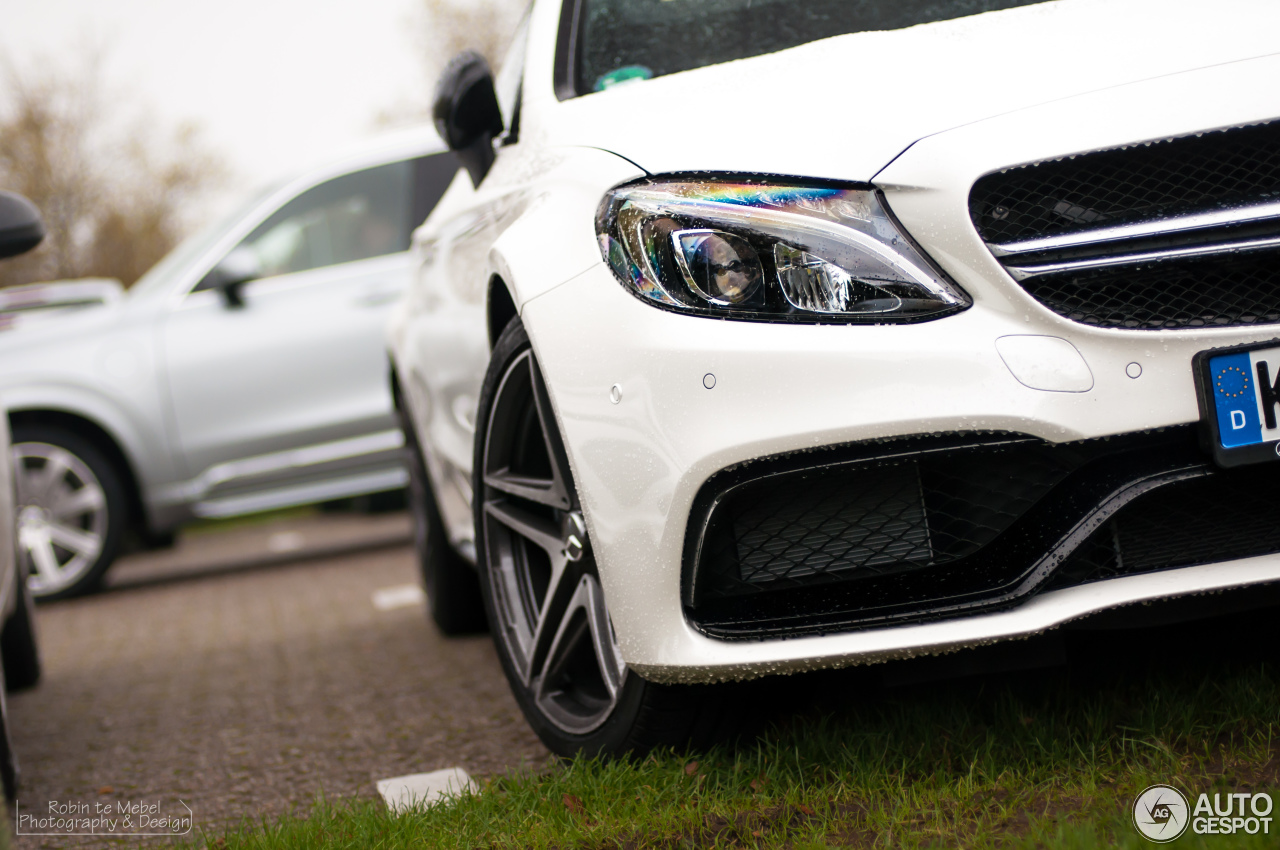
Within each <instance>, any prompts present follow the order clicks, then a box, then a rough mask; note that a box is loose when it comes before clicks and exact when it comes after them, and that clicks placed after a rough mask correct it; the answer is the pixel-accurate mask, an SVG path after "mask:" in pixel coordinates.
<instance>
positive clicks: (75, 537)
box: [13, 423, 129, 599]
mask: <svg viewBox="0 0 1280 850" xmlns="http://www.w3.org/2000/svg"><path fill="white" fill-rule="evenodd" d="M13 459H14V463H13V475H14V480H15V482H16V483H17V491H18V501H17V504H18V523H17V526H18V561H19V564H20V565H21V567H20V568H21V569H25V570H26V571H27V572H28V573H29V574H30V587H31V593H32V595H33V596H35V598H36V599H63V598H67V597H71V596H79V595H81V594H84V593H89V592H91V591H94V590H97V589H98V588H99V587H100V586H101V584H102V578H103V576H104V575H105V574H106V571H107V568H108V567H110V566H111V563H112V561H114V560H115V558H116V555H117V554H118V553H119V551H120V541H121V538H122V537H123V532H124V529H125V528H126V527H127V525H128V522H129V500H128V499H127V498H126V495H125V488H124V484H123V483H122V481H121V478H120V474H119V472H117V470H116V468H115V466H114V465H112V463H111V462H110V461H108V460H107V458H106V457H105V456H104V455H103V453H102V452H101V451H99V450H98V448H97V447H96V446H94V445H93V443H91V442H90V441H88V440H86V439H85V438H84V437H81V436H80V435H79V434H76V433H74V432H72V431H67V430H64V429H61V428H54V427H41V426H38V425H31V424H28V423H19V424H17V425H15V426H14V429H13ZM50 469H53V470H56V472H55V474H54V478H53V479H50V472H49V470H50Z"/></svg>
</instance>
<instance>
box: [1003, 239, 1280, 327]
mask: <svg viewBox="0 0 1280 850" xmlns="http://www.w3.org/2000/svg"><path fill="white" fill-rule="evenodd" d="M1022 286H1023V288H1024V289H1026V290H1027V292H1029V293H1031V295H1032V296H1033V297H1035V299H1036V300H1038V301H1039V302H1040V303H1042V304H1044V305H1045V306H1046V307H1048V308H1049V309H1050V310H1053V311H1054V312H1055V313H1057V314H1058V315H1060V316H1065V317H1066V318H1068V319H1071V320H1072V321H1075V322H1081V323H1083V324H1086V325H1094V326H1095V327H1100V328H1132V329H1136V330H1161V329H1170V328H1206V327H1209V328H1212V327H1231V326H1242V325H1258V324H1271V323H1275V322H1280V257H1277V256H1275V255H1265V256H1256V257H1242V258H1238V259H1235V260H1232V261H1229V262H1224V261H1223V260H1221V259H1217V258H1215V259H1211V260H1199V261H1189V262H1182V263H1176V264H1175V263H1162V264H1156V265H1153V266H1151V267H1150V268H1138V269H1132V268H1128V269H1109V270H1105V271H1098V272H1083V273H1079V274H1058V275H1046V276H1044V277H1037V278H1032V279H1031V280H1028V281H1025V282H1024V283H1023V284H1022Z"/></svg>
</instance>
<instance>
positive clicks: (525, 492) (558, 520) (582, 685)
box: [473, 319, 733, 757]
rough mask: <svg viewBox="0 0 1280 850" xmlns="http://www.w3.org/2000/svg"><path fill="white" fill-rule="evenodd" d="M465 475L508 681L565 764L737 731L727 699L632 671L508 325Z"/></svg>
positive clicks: (564, 465) (533, 363)
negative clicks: (732, 727)
mask: <svg viewBox="0 0 1280 850" xmlns="http://www.w3.org/2000/svg"><path fill="white" fill-rule="evenodd" d="M478 419H479V421H478V422H477V423H476V425H477V428H476V455H475V462H474V466H473V492H474V493H475V498H474V500H473V506H474V509H475V524H476V536H477V539H476V554H477V563H478V564H479V567H480V583H481V587H482V589H483V591H484V601H485V606H486V608H487V609H488V612H489V623H490V631H491V632H492V633H493V639H494V643H495V645H496V646H497V650H498V656H499V658H500V659H501V661H502V668H503V671H504V672H505V673H506V676H507V679H508V681H509V682H510V684H511V688H512V691H513V692H514V693H515V697H516V702H517V703H518V704H519V705H520V709H521V710H522V711H523V712H524V716H525V718H526V719H527V720H528V722H529V725H530V726H532V727H533V730H534V731H535V732H536V733H537V735H538V737H539V738H541V739H542V741H543V743H544V744H546V746H547V748H548V749H550V750H551V751H552V752H554V753H557V754H559V755H561V756H566V757H569V756H574V755H579V754H582V755H587V756H622V755H627V754H643V753H645V752H647V751H649V750H651V749H653V748H655V747H675V748H684V747H686V746H689V745H692V746H695V747H702V746H706V745H707V744H709V743H711V742H712V741H713V740H714V739H715V738H716V737H719V736H721V735H723V734H724V732H726V731H731V730H730V729H728V728H727V727H726V723H728V722H731V721H732V720H733V718H732V717H731V716H730V714H731V712H728V711H726V709H727V706H726V705H725V703H726V700H725V696H726V694H727V690H726V689H725V688H723V687H715V686H688V685H686V686H671V685H659V684H656V683H652V682H647V681H645V680H644V679H641V678H640V676H638V675H637V674H635V673H634V672H631V671H629V670H628V669H627V667H626V664H625V663H624V662H623V660H622V656H621V653H620V651H619V649H618V644H617V639H616V637H615V635H614V633H613V625H612V622H611V620H610V618H609V610H608V606H607V605H606V604H605V599H604V592H603V590H602V588H601V586H600V581H599V575H598V572H597V569H596V564H595V558H594V555H593V553H592V551H591V545H590V541H589V539H588V535H587V528H586V523H585V520H584V518H583V514H582V509H581V505H580V503H579V500H578V495H577V491H576V489H575V488H574V485H573V478H572V474H571V472H570V469H569V464H568V460H567V455H566V453H565V450H564V445H563V442H562V440H561V437H560V433H559V430H558V427H557V426H556V424H555V417H554V415H553V413H552V411H551V405H550V399H549V397H548V395H547V391H546V387H545V385H544V384H543V381H542V375H541V371H540V370H539V368H538V364H537V360H536V358H535V357H534V354H533V350H532V347H531V345H530V343H529V337H528V335H527V334H526V333H525V330H524V326H523V325H522V324H521V322H520V320H519V319H515V320H513V321H512V322H511V323H510V324H509V325H508V326H507V328H506V329H505V330H504V331H503V332H502V334H501V336H500V337H499V338H498V342H497V344H496V345H495V346H494V350H493V355H492V358H491V360H490V363H489V369H488V372H487V374H486V375H485V380H484V386H483V389H482V391H481V396H480V412H479V417H478Z"/></svg>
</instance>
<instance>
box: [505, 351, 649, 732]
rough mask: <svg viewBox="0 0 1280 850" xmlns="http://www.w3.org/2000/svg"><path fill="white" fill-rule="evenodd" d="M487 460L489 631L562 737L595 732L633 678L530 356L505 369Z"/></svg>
mask: <svg viewBox="0 0 1280 850" xmlns="http://www.w3.org/2000/svg"><path fill="white" fill-rule="evenodd" d="M493 399H494V400H493V404H492V407H491V410H490V415H489V418H488V427H487V429H486V432H485V436H484V446H483V451H482V455H481V463H482V466H481V471H482V483H483V490H484V492H483V493H482V494H480V496H481V498H482V499H483V502H482V510H481V523H482V528H481V533H482V534H484V535H485V547H484V551H485V553H486V558H485V560H486V563H485V565H484V568H485V569H486V570H487V571H488V584H489V588H490V591H489V592H490V594H491V597H492V598H491V603H492V606H493V610H494V613H495V614H496V619H497V622H496V623H492V624H491V625H492V627H493V628H494V629H495V633H496V635H497V637H498V639H499V640H500V641H502V646H503V647H504V648H505V650H506V654H507V656H508V659H509V661H510V662H511V666H512V667H513V668H514V670H515V672H516V675H517V676H518V678H519V679H520V681H521V684H522V685H523V686H524V688H525V689H526V692H527V693H528V695H529V697H530V698H531V699H532V700H533V702H534V704H535V705H536V706H537V708H538V709H539V711H540V712H541V713H542V714H543V716H544V717H546V719H547V720H548V721H549V722H550V723H552V724H553V725H555V726H556V727H557V728H559V729H560V730H561V731H562V732H566V733H569V734H575V735H581V734H586V733H588V732H591V731H592V730H594V729H596V728H598V727H599V726H600V725H601V724H602V723H604V722H605V720H607V719H608V717H609V715H610V714H611V713H612V711H613V709H614V708H615V707H616V706H617V703H618V699H619V695H620V693H621V691H622V686H623V684H624V681H625V678H626V675H627V670H626V665H625V664H624V663H623V661H622V657H621V653H620V652H619V649H618V643H617V638H616V636H615V635H614V631H613V626H612V623H611V622H610V620H609V612H608V608H607V607H606V606H605V600H604V593H603V591H602V590H601V587H600V581H599V577H598V574H597V572H596V566H595V558H594V556H593V554H592V551H591V545H590V541H589V539H588V535H587V527H586V523H585V521H584V519H583V515H582V510H581V506H580V505H579V504H578V499H577V495H576V492H575V490H574V487H573V479H572V476H571V474H570V471H569V465H568V462H567V459H566V456H565V452H564V447H563V444H562V443H561V441H560V436H559V432H558V430H557V429H556V425H555V418H554V416H553V414H552V411H551V405H550V400H549V398H548V396H547V391H546V387H545V385H544V384H543V382H542V376H541V373H540V371H539V369H538V365H537V361H536V360H535V358H534V356H533V352H532V351H531V350H529V349H528V348H526V349H525V350H524V351H523V352H521V353H520V354H518V355H517V356H516V357H515V358H514V359H512V361H511V362H510V363H509V364H508V366H507V368H506V371H505V372H504V373H503V375H502V378H501V380H500V381H499V382H498V388H497V390H496V392H495V393H494V395H493Z"/></svg>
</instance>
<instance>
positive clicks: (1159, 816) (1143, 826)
mask: <svg viewBox="0 0 1280 850" xmlns="http://www.w3.org/2000/svg"><path fill="white" fill-rule="evenodd" d="M1190 814H1191V812H1190V811H1189V810H1188V809H1187V798H1186V797H1184V796H1183V794H1182V792H1181V791H1179V790H1178V789H1177V788H1174V787H1173V786H1172V785H1152V786H1151V787H1150V788H1148V789H1147V790H1145V791H1143V792H1142V793H1141V794H1139V795H1138V799H1136V800H1134V801H1133V825H1134V826H1135V827H1136V828H1137V830H1138V832H1140V833H1141V834H1142V837H1143V838H1146V839H1148V840H1150V841H1154V842H1156V843H1157V844H1165V843H1168V842H1170V841H1173V840H1174V839H1175V838H1177V837H1178V836H1179V835H1182V833H1184V832H1186V831H1187V823H1188V822H1189V821H1190V820H1191V818H1190Z"/></svg>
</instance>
